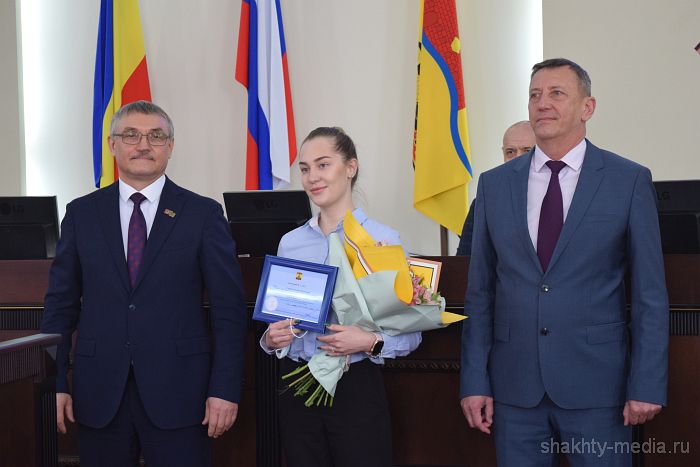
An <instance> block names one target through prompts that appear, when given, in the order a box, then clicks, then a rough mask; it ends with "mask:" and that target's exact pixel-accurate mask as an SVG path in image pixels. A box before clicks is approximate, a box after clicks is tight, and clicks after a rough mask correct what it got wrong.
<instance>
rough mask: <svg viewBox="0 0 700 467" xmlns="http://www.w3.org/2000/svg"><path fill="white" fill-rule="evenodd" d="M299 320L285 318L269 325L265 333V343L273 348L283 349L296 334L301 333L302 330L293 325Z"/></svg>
mask: <svg viewBox="0 0 700 467" xmlns="http://www.w3.org/2000/svg"><path fill="white" fill-rule="evenodd" d="M295 324H297V322H296V321H295V320H293V319H292V318H289V319H283V320H282V321H277V322H276V323H272V324H270V325H269V326H268V327H267V331H266V334H265V345H267V346H268V347H269V348H271V349H282V348H284V347H287V346H288V345H289V344H291V343H292V339H294V336H295V335H299V333H300V332H301V331H299V330H298V329H296V328H294V327H292V326H294V325H295Z"/></svg>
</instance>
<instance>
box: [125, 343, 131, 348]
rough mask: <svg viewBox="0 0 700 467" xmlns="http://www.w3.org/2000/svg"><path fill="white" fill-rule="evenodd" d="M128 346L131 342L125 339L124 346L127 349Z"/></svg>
mask: <svg viewBox="0 0 700 467" xmlns="http://www.w3.org/2000/svg"><path fill="white" fill-rule="evenodd" d="M129 347H131V342H129V341H126V343H125V344H124V348H127V349H128V348H129Z"/></svg>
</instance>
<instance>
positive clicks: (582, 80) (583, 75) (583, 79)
mask: <svg viewBox="0 0 700 467" xmlns="http://www.w3.org/2000/svg"><path fill="white" fill-rule="evenodd" d="M562 66H568V67H569V68H571V70H572V71H573V72H574V73H576V77H577V78H578V83H579V86H580V87H581V91H583V95H584V96H589V97H590V95H591V77H590V76H588V72H587V71H586V70H584V69H583V68H581V65H579V64H578V63H576V62H572V61H571V60H569V59H566V58H550V59H549V60H545V61H544V62H540V63H536V64H535V65H534V66H533V67H532V74H531V75H530V79H531V80H532V78H533V77H534V76H535V73H537V72H538V71H540V70H542V69H544V68H559V67H562Z"/></svg>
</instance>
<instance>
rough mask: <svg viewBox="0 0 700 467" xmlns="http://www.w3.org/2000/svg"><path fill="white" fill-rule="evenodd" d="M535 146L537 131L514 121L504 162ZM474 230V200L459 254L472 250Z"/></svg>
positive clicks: (506, 135) (507, 135)
mask: <svg viewBox="0 0 700 467" xmlns="http://www.w3.org/2000/svg"><path fill="white" fill-rule="evenodd" d="M534 148H535V133H534V132H533V131H532V126H530V122H529V121H527V120H522V121H520V122H517V123H513V124H512V125H511V126H509V127H508V129H507V130H506V132H505V133H504V134H503V147H502V148H501V150H502V151H503V162H504V163H505V162H508V161H511V160H513V159H515V158H516V157H520V156H522V155H523V154H527V153H528V152H530V151H532V150H533V149H534ZM473 230H474V201H472V204H471V205H470V206H469V214H467V218H466V219H465V220H464V227H462V235H461V236H460V237H459V246H458V247H457V256H469V255H470V254H471V251H472V232H473Z"/></svg>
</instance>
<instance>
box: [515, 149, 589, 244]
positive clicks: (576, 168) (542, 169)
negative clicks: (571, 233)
mask: <svg viewBox="0 0 700 467" xmlns="http://www.w3.org/2000/svg"><path fill="white" fill-rule="evenodd" d="M585 155H586V140H585V139H582V140H581V142H580V143H578V144H577V145H576V146H574V147H573V149H571V151H569V152H567V153H566V154H565V155H564V157H562V158H561V159H560V160H561V161H563V162H565V163H566V167H564V168H563V169H561V172H559V185H560V186H561V196H562V201H563V204H564V222H566V215H567V214H568V213H569V207H570V206H571V200H572V199H573V198H574V191H576V184H577V183H578V177H579V176H580V175H581V165H582V164H583V158H584V156H585ZM550 160H552V159H551V158H550V157H549V156H548V155H547V154H545V153H544V152H542V150H541V149H540V147H539V146H535V154H534V155H533V156H532V162H531V163H530V175H529V176H528V179H527V228H528V230H529V232H530V239H531V240H532V245H533V246H534V247H535V250H537V233H538V230H539V226H540V211H541V210H542V200H543V199H544V195H545V194H547V187H548V186H549V179H550V177H551V175H552V171H551V170H549V167H547V165H546V164H547V162H548V161H550Z"/></svg>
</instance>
